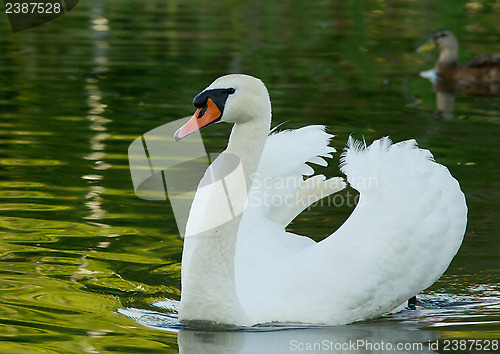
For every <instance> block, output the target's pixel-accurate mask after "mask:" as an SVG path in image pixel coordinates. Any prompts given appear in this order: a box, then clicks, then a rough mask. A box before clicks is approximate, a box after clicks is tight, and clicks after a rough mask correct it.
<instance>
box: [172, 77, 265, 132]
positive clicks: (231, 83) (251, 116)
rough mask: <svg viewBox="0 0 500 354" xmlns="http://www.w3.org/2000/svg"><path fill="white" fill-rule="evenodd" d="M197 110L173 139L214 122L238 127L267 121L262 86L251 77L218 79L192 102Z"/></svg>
mask: <svg viewBox="0 0 500 354" xmlns="http://www.w3.org/2000/svg"><path fill="white" fill-rule="evenodd" d="M193 104H194V106H195V107H196V108H197V110H196V112H195V113H194V114H193V116H192V117H191V119H190V120H189V121H188V122H187V123H186V124H184V125H183V126H182V127H181V128H179V129H178V130H177V131H176V132H175V134H174V138H175V140H176V141H179V140H181V139H182V138H185V137H186V136H188V135H190V134H192V133H194V132H195V131H197V130H199V129H201V128H204V127H206V126H208V125H210V124H213V123H216V122H230V123H236V124H241V123H245V122H248V121H251V120H255V119H262V120H268V121H270V120H271V102H270V99H269V93H268V92H267V89H266V86H265V85H264V83H263V82H262V81H261V80H259V79H257V78H255V77H252V76H249V75H243V74H233V75H226V76H222V77H219V78H218V79H217V80H215V81H214V82H212V84H210V86H208V87H207V88H206V89H204V90H203V91H202V92H200V93H199V94H198V95H197V96H196V97H195V98H194V100H193Z"/></svg>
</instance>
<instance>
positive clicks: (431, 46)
mask: <svg viewBox="0 0 500 354" xmlns="http://www.w3.org/2000/svg"><path fill="white" fill-rule="evenodd" d="M434 48H436V43H434V40H433V39H432V38H431V39H429V40H428V41H427V42H425V43H424V44H422V45H421V46H420V47H418V48H417V50H416V52H417V53H425V52H428V51H429V50H432V49H434Z"/></svg>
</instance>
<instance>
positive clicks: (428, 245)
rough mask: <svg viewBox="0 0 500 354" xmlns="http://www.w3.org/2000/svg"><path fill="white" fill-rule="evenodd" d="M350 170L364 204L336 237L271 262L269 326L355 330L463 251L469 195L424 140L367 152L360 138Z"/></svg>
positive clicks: (350, 154)
mask: <svg viewBox="0 0 500 354" xmlns="http://www.w3.org/2000/svg"><path fill="white" fill-rule="evenodd" d="M341 170H342V171H343V172H344V173H345V174H346V175H347V179H348V182H349V184H350V185H351V186H352V187H353V188H355V189H357V190H358V191H359V192H360V199H359V203H358V205H357V206H356V208H355V210H354V211H353V213H352V214H351V216H350V217H349V218H348V219H347V220H346V221H345V222H344V224H343V225H342V226H341V227H340V228H339V229H338V230H337V231H335V232H334V233H333V234H332V235H330V236H329V237H328V238H326V239H324V240H323V241H321V242H319V243H317V244H314V245H312V246H311V247H306V248H303V249H302V250H299V251H298V252H296V253H295V254H294V255H292V256H290V257H287V258H282V259H281V260H276V261H275V262H274V263H273V264H271V265H268V268H271V269H272V271H270V272H269V273H270V274H272V275H268V276H267V277H266V278H265V279H264V280H263V281H264V282H266V283H265V284H266V285H265V286H266V287H268V294H271V295H270V298H269V302H270V303H273V306H272V309H269V308H267V309H266V311H267V312H269V316H270V317H268V314H267V312H266V313H265V314H264V313H262V312H261V313H260V315H261V316H260V318H259V320H264V322H265V320H266V319H267V318H271V317H274V319H276V318H279V319H281V320H282V321H302V322H311V323H327V324H345V323H351V322H354V321H360V320H366V319H369V318H374V317H377V316H380V315H383V314H385V313H389V312H390V311H392V310H393V309H395V308H396V307H398V306H399V305H401V304H402V303H404V302H405V301H406V300H407V299H408V298H410V297H412V296H413V295H415V294H417V293H419V292H420V291H422V290H424V289H426V288H427V287H429V286H430V285H431V284H433V283H434V282H435V281H436V280H437V279H439V277H441V275H442V274H443V273H444V272H445V270H446V269H447V268H448V266H449V264H450V262H451V260H452V259H453V257H454V256H455V254H456V253H457V251H458V249H459V247H460V245H461V242H462V239H463V236H464V233H465V228H466V223H467V206H466V202H465V197H464V195H463V193H462V191H461V190H460V186H459V184H458V182H457V181H456V180H455V179H454V178H453V177H452V176H451V174H450V173H449V171H448V169H447V168H446V167H444V166H442V165H440V164H438V163H436V162H434V160H433V157H432V155H431V153H430V152H429V151H427V150H423V149H419V148H418V147H417V144H416V142H415V141H414V140H409V141H405V142H401V143H397V144H392V143H391V141H390V140H389V139H388V138H383V139H380V140H377V141H375V142H374V143H373V144H372V145H370V146H369V147H366V146H364V145H363V144H361V143H359V142H355V141H354V140H352V139H350V140H349V142H348V147H347V149H346V150H345V152H344V153H343V157H342V163H341ZM278 279H279V281H278ZM290 309H293V311H291V310H290Z"/></svg>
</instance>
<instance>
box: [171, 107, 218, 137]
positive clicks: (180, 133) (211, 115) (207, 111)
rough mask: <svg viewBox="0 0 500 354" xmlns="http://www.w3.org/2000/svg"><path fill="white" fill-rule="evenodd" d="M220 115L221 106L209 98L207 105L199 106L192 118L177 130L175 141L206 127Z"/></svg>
mask: <svg viewBox="0 0 500 354" xmlns="http://www.w3.org/2000/svg"><path fill="white" fill-rule="evenodd" d="M220 117H221V111H220V109H219V107H217V105H216V104H215V103H214V101H212V99H211V98H208V99H207V104H206V106H203V107H201V108H198V109H197V110H196V112H194V114H193V116H192V117H191V119H190V120H188V121H187V123H186V124H184V125H183V126H182V127H180V128H179V129H178V130H177V131H176V132H175V134H174V139H175V141H176V142H177V141H179V140H181V139H182V138H185V137H186V136H188V135H190V134H192V133H194V132H195V131H197V130H200V129H201V128H203V127H206V126H207V125H209V124H210V123H213V122H215V121H217V120H218V119H219V118H220Z"/></svg>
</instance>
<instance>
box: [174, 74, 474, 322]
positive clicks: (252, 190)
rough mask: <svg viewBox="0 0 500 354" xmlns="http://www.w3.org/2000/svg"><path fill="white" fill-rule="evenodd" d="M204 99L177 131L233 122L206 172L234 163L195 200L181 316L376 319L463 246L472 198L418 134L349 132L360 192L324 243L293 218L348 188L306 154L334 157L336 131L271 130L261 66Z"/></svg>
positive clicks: (222, 81)
mask: <svg viewBox="0 0 500 354" xmlns="http://www.w3.org/2000/svg"><path fill="white" fill-rule="evenodd" d="M194 104H195V106H196V107H197V108H198V110H197V111H196V113H195V114H194V115H193V117H192V118H191V120H190V121H189V122H188V123H186V124H185V125H184V126H183V127H181V128H180V129H179V130H178V131H177V132H176V133H175V138H176V140H180V139H182V138H184V137H185V136H187V135H189V134H190V133H192V132H193V131H195V130H197V129H199V128H202V127H204V126H206V125H209V124H211V123H213V122H216V121H219V120H220V121H226V122H231V123H234V127H233V130H232V132H231V136H230V138H229V144H228V146H227V149H226V150H225V153H223V154H222V155H221V156H220V157H219V158H218V159H216V161H214V163H213V164H212V165H214V166H215V167H214V170H211V169H210V168H209V170H207V172H206V173H205V177H204V179H209V180H210V178H211V177H213V175H214V174H218V173H219V174H220V173H222V174H223V175H224V176H226V175H227V173H228V172H227V171H225V172H224V171H222V172H221V171H220V169H229V170H230V171H229V172H231V171H233V172H231V173H232V174H231V176H232V177H231V178H226V180H225V184H221V183H219V184H218V186H219V187H218V188H216V187H214V186H216V185H217V184H216V183H213V184H209V183H208V182H206V181H205V182H203V180H202V182H201V184H200V186H199V189H198V191H197V193H196V196H195V199H194V201H193V204H192V207H191V211H190V215H189V219H188V223H187V232H186V238H185V241H184V251H183V257H182V295H181V302H180V308H179V319H180V320H181V321H186V322H188V321H210V322H215V323H219V324H231V325H238V326H251V325H255V324H262V323H269V322H295V323H297V322H300V323H309V324H327V325H341V324H347V323H351V322H354V321H360V320H366V319H371V318H374V317H377V316H381V315H383V314H386V313H389V312H391V311H393V310H395V309H396V308H398V307H399V306H401V305H402V304H405V303H406V301H407V300H408V299H409V298H410V297H412V296H413V295H415V294H417V293H419V292H420V291H422V290H423V289H425V288H427V287H429V286H430V285H431V284H432V283H434V282H435V281H436V280H437V279H438V278H439V277H440V276H441V275H442V274H443V273H444V271H445V270H446V269H447V267H448V265H449V264H450V262H451V260H452V258H453V257H454V255H455V254H456V252H457V251H458V248H459V247H460V244H461V242H462V239H463V236H464V232H465V227H466V222H467V206H466V203H465V197H464V195H463V193H462V192H461V190H460V187H459V184H458V182H457V181H456V180H455V179H454V178H453V177H452V176H451V175H450V173H449V172H448V170H447V169H446V168H445V167H444V166H442V165H439V164H438V163H435V162H434V161H433V158H432V155H431V153H430V152H429V151H427V150H422V149H419V148H418V147H417V144H416V142H415V141H414V140H409V141H405V142H401V143H398V144H391V142H390V140H389V139H388V138H384V139H380V140H377V141H375V142H374V143H373V144H372V145H370V146H369V147H365V146H362V144H361V143H359V142H355V141H353V140H352V139H350V140H349V142H348V147H347V148H346V150H345V151H344V153H343V157H342V163H341V170H342V171H343V172H344V173H345V174H346V175H347V180H348V182H349V183H350V185H351V186H352V187H353V188H355V189H357V190H358V191H359V192H360V200H359V203H358V205H357V207H356V208H355V210H354V211H353V213H352V215H351V216H350V217H349V218H348V219H347V220H346V221H345V222H344V224H343V225H342V226H341V227H340V228H339V229H338V230H337V231H335V232H334V233H333V234H332V235H330V236H329V237H328V238H326V239H324V240H323V241H321V242H318V243H316V242H315V241H313V240H311V239H309V238H307V237H303V236H299V235H294V234H291V233H288V232H286V231H285V227H286V226H287V225H288V223H290V221H291V220H292V219H293V218H294V217H295V216H296V215H297V214H298V213H300V211H302V210H303V209H304V208H306V207H307V206H308V205H309V204H310V203H312V202H314V201H316V200H318V199H320V198H322V197H324V196H326V195H329V194H331V193H334V192H337V191H339V190H341V189H342V188H344V185H345V184H344V182H343V181H342V179H341V178H333V179H330V180H325V179H324V177H323V176H314V177H311V178H309V179H306V180H304V177H303V176H307V175H311V174H312V173H313V171H312V168H311V167H310V166H308V165H307V164H306V162H310V163H316V164H320V165H324V164H326V162H325V161H324V160H323V159H322V157H329V154H330V153H331V152H333V151H334V149H333V148H331V147H329V146H328V143H329V140H330V138H331V137H332V136H331V135H329V134H327V133H325V132H324V127H322V126H308V127H304V128H302V129H298V130H295V131H284V132H280V133H276V134H271V135H269V129H270V123H271V103H270V99H269V95H268V92H267V89H266V87H265V86H264V84H263V83H262V82H261V81H260V80H259V79H256V78H253V77H251V76H246V75H228V76H223V77H221V78H219V79H217V80H215V81H214V82H213V83H212V84H211V85H210V86H209V87H207V88H206V89H205V90H204V91H202V92H201V93H200V94H199V95H198V96H196V97H195V99H194ZM187 140H188V139H187ZM179 143H184V141H182V142H179ZM234 156H236V157H237V158H236V159H234ZM238 158H239V159H238ZM228 166H229V167H228ZM238 166H239V167H238ZM238 171H239V172H238ZM238 176H240V177H241V178H238ZM221 178H223V177H220V176H219V177H217V176H216V177H215V180H221ZM213 180H214V179H212V181H213ZM202 185H204V186H205V187H203V186H202ZM207 186H208V188H206V187H207ZM210 186H212V187H213V188H210ZM221 186H222V187H224V188H222V187H221ZM221 188H222V189H221ZM247 195H248V200H247V203H246V208H245V209H244V210H243V208H241V205H242V203H243V205H245V204H244V203H245V200H246V199H245V198H246V197H247ZM228 198H229V199H230V200H231V201H232V202H233V204H232V206H233V209H231V210H230V212H231V214H230V215H232V217H231V218H229V219H228V218H227V215H228V214H227V213H228ZM273 198H274V199H273ZM270 200H271V201H272V202H269V201H270ZM277 200H278V201H282V203H279V202H278V203H277V202H276V201H277ZM256 201H257V202H256ZM240 211H243V212H242V213H240ZM332 212H334V210H332ZM207 229H208V230H207Z"/></svg>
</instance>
